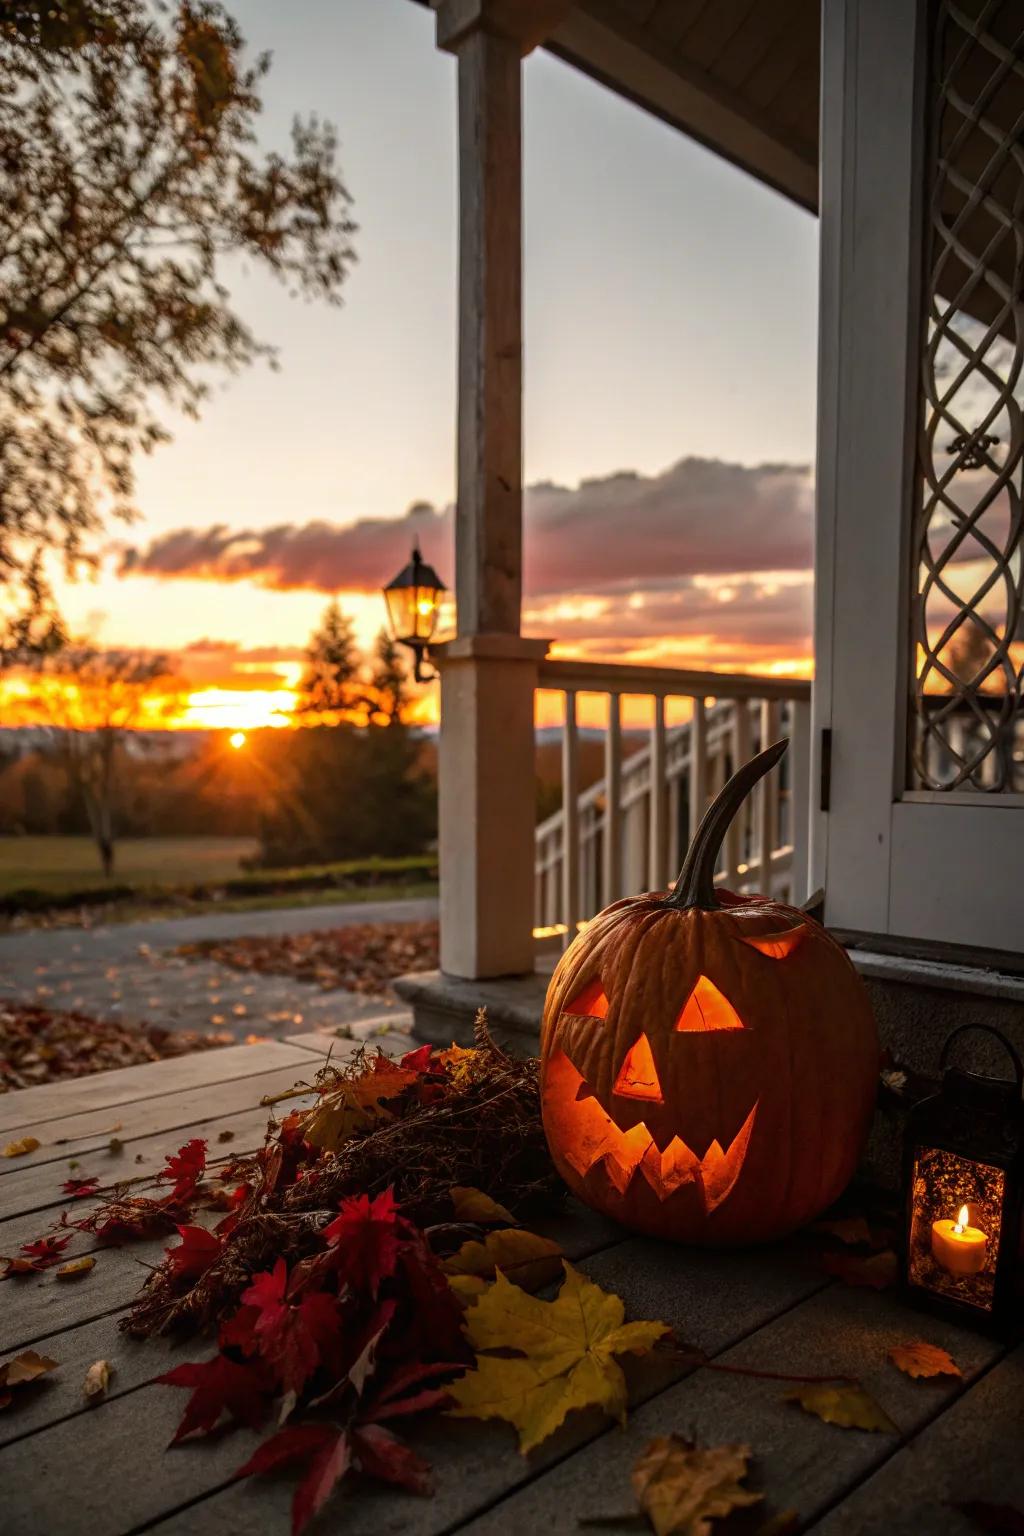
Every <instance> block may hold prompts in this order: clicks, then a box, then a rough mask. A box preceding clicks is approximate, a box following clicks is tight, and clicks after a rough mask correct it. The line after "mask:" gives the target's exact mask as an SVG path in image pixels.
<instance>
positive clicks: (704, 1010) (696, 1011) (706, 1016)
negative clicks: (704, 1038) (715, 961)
mask: <svg viewBox="0 0 1024 1536" xmlns="http://www.w3.org/2000/svg"><path fill="white" fill-rule="evenodd" d="M743 1027H744V1025H743V1020H742V1019H741V1018H740V1016H739V1014H738V1013H737V1012H736V1009H735V1008H734V1007H733V1005H732V1003H730V1001H729V999H728V998H727V997H725V996H723V994H722V993H721V992H719V990H718V988H717V987H716V986H715V984H714V982H713V981H709V980H708V978H707V977H706V976H698V978H697V985H696V986H695V987H694V989H693V991H692V992H691V993H690V995H689V997H688V998H687V999H686V1003H685V1006H684V1007H683V1010H682V1012H681V1013H680V1015H679V1017H678V1019H676V1029H685V1030H694V1031H696V1030H710V1029H743Z"/></svg>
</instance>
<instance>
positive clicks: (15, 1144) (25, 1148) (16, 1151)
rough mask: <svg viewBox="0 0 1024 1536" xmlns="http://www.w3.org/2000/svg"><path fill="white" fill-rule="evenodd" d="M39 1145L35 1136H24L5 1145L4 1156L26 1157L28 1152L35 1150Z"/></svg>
mask: <svg viewBox="0 0 1024 1536" xmlns="http://www.w3.org/2000/svg"><path fill="white" fill-rule="evenodd" d="M38 1145H39V1141H38V1138H37V1137H35V1136H23V1137H22V1138H21V1140H20V1141H9V1142H8V1143H7V1145H6V1147H4V1152H3V1155H4V1157H24V1156H25V1154H26V1153H27V1152H34V1151H35V1150H36V1148H37V1147H38Z"/></svg>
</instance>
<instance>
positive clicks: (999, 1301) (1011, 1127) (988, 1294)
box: [904, 1024, 1024, 1334]
mask: <svg viewBox="0 0 1024 1536" xmlns="http://www.w3.org/2000/svg"><path fill="white" fill-rule="evenodd" d="M974 1029H978V1030H984V1031H985V1033H987V1034H990V1035H994V1036H995V1038H996V1039H997V1040H998V1041H999V1043H1000V1045H1002V1047H1003V1048H1004V1050H1005V1051H1006V1053H1007V1055H1008V1056H1009V1058H1010V1060H1011V1062H1012V1063H1013V1071H1014V1077H1013V1080H1012V1081H1011V1080H1009V1079H1007V1078H995V1077H984V1076H982V1075H980V1074H979V1073H976V1072H968V1071H967V1070H965V1069H964V1068H962V1067H951V1066H950V1065H949V1064H948V1063H949V1057H950V1051H951V1048H952V1046H953V1043H954V1042H955V1041H956V1040H957V1039H959V1037H960V1036H961V1035H964V1034H967V1033H968V1032H970V1031H971V1030H974ZM940 1067H941V1069H942V1085H941V1087H940V1089H939V1092H938V1093H936V1094H933V1095H932V1097H931V1098H928V1099H924V1100H922V1102H921V1103H920V1104H917V1105H915V1107H914V1108H913V1109H912V1110H911V1112H910V1115H909V1117H908V1122H907V1131H906V1142H905V1148H904V1179H905V1186H906V1192H907V1206H906V1227H905V1243H904V1280H905V1283H906V1287H907V1291H908V1295H909V1296H910V1298H911V1299H912V1300H914V1301H916V1302H919V1303H921V1304H922V1305H924V1306H927V1307H929V1308H930V1309H931V1310H933V1311H937V1312H941V1313H945V1314H947V1315H950V1316H953V1317H956V1318H957V1319H959V1320H960V1321H962V1322H970V1323H973V1324H974V1325H975V1326H976V1327H982V1328H986V1329H988V1330H990V1331H992V1332H995V1333H1000V1334H1007V1333H1012V1332H1014V1331H1016V1329H1017V1327H1018V1326H1019V1323H1020V1320H1021V1313H1022V1289H1024V1284H1022V1282H1024V1269H1022V1262H1021V1261H1022V1257H1024V1256H1022V1253H1021V1205H1022V1194H1024V1100H1022V1096H1021V1095H1022V1089H1024V1064H1022V1063H1021V1059H1020V1057H1019V1056H1018V1054H1017V1052H1016V1051H1015V1050H1014V1048H1013V1046H1012V1045H1011V1044H1010V1042H1009V1040H1007V1039H1006V1037H1005V1036H1004V1035H1002V1034H1001V1033H1000V1032H999V1030H997V1029H993V1028H992V1027H991V1025H988V1024H965V1025H962V1026H961V1028H960V1029H955V1030H954V1031H953V1033H952V1034H951V1035H950V1036H949V1039H948V1040H947V1041H946V1043H945V1045H944V1046H943V1050H942V1057H941V1060H940Z"/></svg>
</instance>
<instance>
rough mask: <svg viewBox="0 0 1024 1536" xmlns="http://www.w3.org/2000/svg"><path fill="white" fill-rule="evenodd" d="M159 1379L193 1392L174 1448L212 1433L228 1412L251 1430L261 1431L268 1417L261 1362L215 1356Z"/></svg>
mask: <svg viewBox="0 0 1024 1536" xmlns="http://www.w3.org/2000/svg"><path fill="white" fill-rule="evenodd" d="M156 1379H157V1381H162V1382H165V1383H166V1384H167V1385H168V1386H170V1387H187V1388H188V1389H189V1390H190V1391H191V1393H192V1396H191V1397H190V1398H189V1400H188V1404H187V1406H186V1408H185V1413H184V1416H183V1417H182V1420H181V1423H180V1424H179V1425H178V1427H177V1429H176V1430H175V1431H174V1438H173V1440H172V1441H171V1444H172V1445H177V1443H178V1441H179V1440H184V1438H185V1436H186V1435H191V1434H193V1433H194V1432H196V1431H199V1432H201V1433H203V1434H209V1432H210V1430H211V1429H214V1428H215V1427H216V1425H217V1424H218V1422H219V1421H220V1419H221V1416H222V1415H223V1414H225V1413H227V1414H229V1415H230V1416H231V1418H232V1419H234V1420H235V1421H236V1422H237V1423H240V1424H247V1425H248V1426H249V1428H250V1429H258V1428H259V1426H260V1425H261V1424H262V1423H263V1420H264V1419H265V1418H266V1416H267V1393H268V1387H269V1383H268V1382H267V1379H266V1374H265V1372H264V1371H262V1370H261V1369H260V1366H259V1363H258V1362H256V1363H251V1364H247V1365H240V1364H239V1363H238V1362H237V1361H235V1360H229V1359H228V1357H227V1356H226V1355H214V1357H213V1359H212V1360H202V1361H195V1362H193V1363H191V1364H185V1365H176V1366H175V1367H174V1370H173V1371H168V1372H167V1373H166V1374H165V1375H163V1376H158V1377H157V1378H156Z"/></svg>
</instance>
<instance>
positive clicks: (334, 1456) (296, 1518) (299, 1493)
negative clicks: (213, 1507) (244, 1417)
mask: <svg viewBox="0 0 1024 1536" xmlns="http://www.w3.org/2000/svg"><path fill="white" fill-rule="evenodd" d="M293 1461H306V1462H308V1463H309V1465H308V1467H307V1469H306V1475H305V1476H304V1477H303V1479H302V1482H301V1483H300V1484H299V1486H298V1487H297V1488H296V1490H295V1497H294V1498H293V1499H292V1536H300V1533H301V1532H302V1531H303V1530H305V1528H306V1526H307V1525H308V1524H309V1522H310V1520H312V1518H313V1516H314V1515H315V1514H316V1513H317V1512H318V1511H319V1510H321V1509H322V1508H323V1506H324V1505H325V1504H326V1502H327V1500H328V1498H329V1497H330V1494H331V1493H332V1491H333V1490H334V1488H335V1487H336V1486H337V1484H338V1482H339V1481H340V1480H341V1478H342V1477H344V1475H345V1473H346V1472H347V1470H348V1467H349V1463H350V1461H351V1451H350V1449H349V1443H348V1436H347V1435H346V1434H345V1431H344V1430H343V1429H339V1428H338V1426H337V1425H336V1424H289V1425H287V1426H286V1427H285V1428H284V1429H279V1430H278V1432H277V1434H276V1435H271V1437H270V1439H269V1440H267V1441H265V1442H264V1443H263V1445H261V1446H260V1448H259V1450H258V1451H257V1452H256V1454H255V1455H254V1456H250V1458H249V1460H248V1461H247V1462H246V1463H245V1465H244V1466H242V1467H239V1469H238V1471H237V1472H236V1473H235V1476H236V1477H252V1476H253V1475H254V1474H260V1473H263V1472H273V1471H275V1470H276V1469H277V1468H278V1467H284V1466H287V1465H288V1464H289V1463H290V1462H293Z"/></svg>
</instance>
